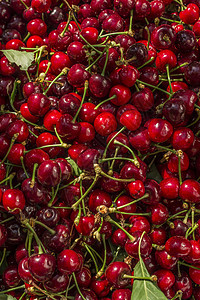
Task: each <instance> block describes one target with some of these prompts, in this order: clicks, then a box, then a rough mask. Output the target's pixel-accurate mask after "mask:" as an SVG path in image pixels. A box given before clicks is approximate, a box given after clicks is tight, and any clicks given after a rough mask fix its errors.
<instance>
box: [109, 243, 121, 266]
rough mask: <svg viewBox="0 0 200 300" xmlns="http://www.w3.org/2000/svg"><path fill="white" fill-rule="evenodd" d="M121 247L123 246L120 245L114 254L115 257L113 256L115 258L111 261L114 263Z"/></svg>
mask: <svg viewBox="0 0 200 300" xmlns="http://www.w3.org/2000/svg"><path fill="white" fill-rule="evenodd" d="M120 249H121V247H120V246H118V247H117V250H116V252H115V255H114V257H113V259H112V261H111V263H113V262H114V261H115V259H116V258H117V257H118V254H119V251H120Z"/></svg>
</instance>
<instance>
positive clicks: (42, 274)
mask: <svg viewBox="0 0 200 300" xmlns="http://www.w3.org/2000/svg"><path fill="white" fill-rule="evenodd" d="M28 267H29V270H30V272H31V274H32V276H33V277H34V278H35V279H36V280H37V281H47V280H49V279H50V278H51V277H52V276H53V273H54V271H55V268H56V258H55V257H54V256H53V255H51V254H48V253H43V254H33V255H32V256H30V257H29V259H28Z"/></svg>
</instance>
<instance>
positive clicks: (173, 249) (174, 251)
mask: <svg viewBox="0 0 200 300" xmlns="http://www.w3.org/2000/svg"><path fill="white" fill-rule="evenodd" d="M165 249H166V251H167V252H168V253H169V255H172V256H175V257H184V256H187V255H188V254H189V253H190V251H191V244H190V242H189V241H188V240H187V239H186V238H184V237H181V236H172V237H171V238H169V239H168V240H167V242H166V243H165Z"/></svg>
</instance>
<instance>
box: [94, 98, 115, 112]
mask: <svg viewBox="0 0 200 300" xmlns="http://www.w3.org/2000/svg"><path fill="white" fill-rule="evenodd" d="M116 97H117V96H116V95H113V96H112V97H110V98H108V99H106V100H103V101H102V102H100V103H99V104H97V105H96V107H95V108H94V109H95V110H97V109H98V108H99V107H100V106H101V105H102V104H104V103H106V102H108V101H110V100H112V99H115V98H116Z"/></svg>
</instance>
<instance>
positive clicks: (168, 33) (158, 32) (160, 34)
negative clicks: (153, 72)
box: [151, 24, 176, 50]
mask: <svg viewBox="0 0 200 300" xmlns="http://www.w3.org/2000/svg"><path fill="white" fill-rule="evenodd" d="M175 40H176V32H175V30H174V29H173V28H172V26H170V25H167V24H162V25H160V26H158V27H156V28H155V29H154V30H153V32H152V34H151V43H152V45H153V47H155V48H156V49H159V50H161V49H169V48H170V47H171V46H172V45H173V44H174V42H175Z"/></svg>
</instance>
